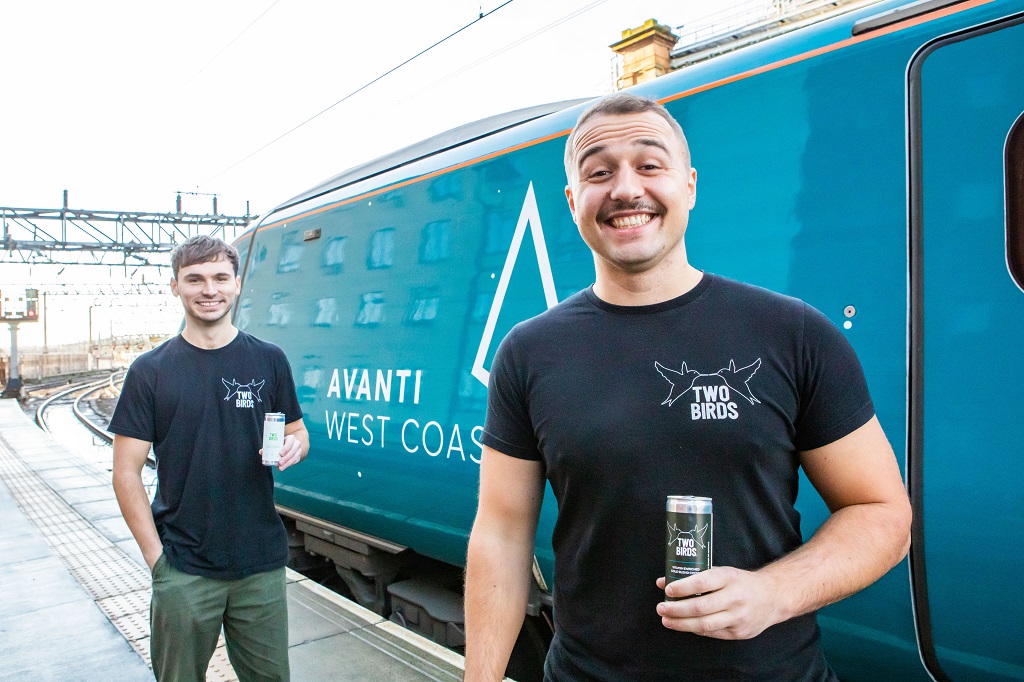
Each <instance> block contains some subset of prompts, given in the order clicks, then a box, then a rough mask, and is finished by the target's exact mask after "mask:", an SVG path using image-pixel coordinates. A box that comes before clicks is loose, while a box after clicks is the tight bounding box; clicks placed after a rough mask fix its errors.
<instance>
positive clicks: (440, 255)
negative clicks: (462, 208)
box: [420, 220, 452, 263]
mask: <svg viewBox="0 0 1024 682" xmlns="http://www.w3.org/2000/svg"><path fill="white" fill-rule="evenodd" d="M451 232H452V221H450V220H437V221H434V222H432V223H427V224H426V226H425V227H424V228H423V232H422V234H421V235H420V262H421V263H437V262H438V261H442V260H444V259H446V258H447V257H448V254H449V242H450V240H449V237H450V236H451Z"/></svg>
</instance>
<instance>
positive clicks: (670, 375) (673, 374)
mask: <svg viewBox="0 0 1024 682" xmlns="http://www.w3.org/2000/svg"><path fill="white" fill-rule="evenodd" d="M654 369H656V370H658V374H660V375H661V376H662V377H664V378H665V381H667V382H668V383H670V384H671V385H672V388H670V389H669V391H668V397H667V398H665V400H664V401H663V402H662V403H661V404H662V405H668V406H670V407H671V406H672V403H674V402H675V401H677V400H679V399H680V398H681V397H682V396H684V395H685V394H686V392H687V391H689V390H690V389H691V388H693V384H694V383H695V382H696V381H697V379H698V378H699V377H702V376H709V375H707V374H701V373H700V372H698V371H697V370H695V369H689V368H688V367H687V366H686V363H685V362H684V363H683V367H682V369H681V370H680V371H678V372H677V371H675V370H674V369H669V368H668V367H665V366H664V365H663V364H661V363H660V362H658V361H655V362H654Z"/></svg>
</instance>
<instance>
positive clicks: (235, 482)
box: [109, 235, 309, 682]
mask: <svg viewBox="0 0 1024 682" xmlns="http://www.w3.org/2000/svg"><path fill="white" fill-rule="evenodd" d="M171 269H172V271H173V273H174V276H173V278H172V279H171V292H172V293H173V294H174V295H175V296H177V297H178V298H179V299H181V303H182V306H183V307H184V309H185V328H184V330H183V331H182V332H181V334H179V335H178V336H176V337H174V338H172V339H170V340H169V341H167V342H166V343H164V344H163V345H161V346H159V347H157V348H155V349H153V350H152V351H150V352H148V353H146V354H144V355H142V356H140V357H139V358H138V359H137V360H136V361H135V362H134V363H132V366H131V368H130V369H129V371H128V375H127V376H126V377H125V381H124V387H123V389H122V393H121V397H120V399H119V400H118V403H117V408H116V410H115V411H114V416H113V418H112V419H111V422H110V426H109V429H110V431H111V432H113V433H114V434H115V436H114V475H113V479H114V491H115V493H116V494H117V500H118V503H119V504H120V507H121V512H122V513H123V514H124V518H125V521H126V522H127V524H128V527H129V528H130V529H131V531H132V535H134V536H135V540H136V542H138V543H139V548H140V549H141V550H142V555H143V557H144V559H145V561H146V564H147V565H148V566H149V568H150V570H151V571H152V573H153V600H152V605H151V608H150V624H151V630H152V636H151V643H150V650H151V652H152V659H153V672H154V673H155V675H156V678H157V679H158V680H161V682H164V681H178V680H183V681H184V680H187V681H192V680H195V681H201V680H205V679H206V670H207V667H208V665H209V662H210V657H211V656H212V655H213V652H214V649H215V648H216V646H217V638H218V637H219V635H220V633H221V628H222V627H223V630H224V638H225V640H226V642H227V650H228V657H229V658H230V660H231V664H232V667H233V668H234V670H235V672H236V673H237V674H238V677H239V679H240V680H243V681H245V680H262V681H267V680H287V679H288V678H289V666H288V609H287V597H286V593H285V573H284V566H285V563H286V562H287V559H288V542H287V535H286V532H285V528H284V525H283V524H282V522H281V518H280V517H279V516H278V514H277V511H276V510H275V508H274V479H273V475H272V473H271V471H270V469H269V468H268V467H266V466H264V465H263V463H262V458H261V457H260V454H261V450H260V448H261V445H262V432H263V418H264V415H265V414H266V413H267V412H283V413H284V414H285V439H284V443H283V446H282V448H281V459H280V463H279V464H278V469H280V470H284V469H286V468H288V467H289V466H292V465H293V464H297V463H298V462H300V461H302V459H304V458H305V456H306V453H307V452H308V450H309V435H308V434H307V432H306V428H305V426H304V424H303V421H302V410H301V409H300V408H299V403H298V399H297V397H296V395H295V383H294V381H293V380H292V374H291V368H290V367H289V365H288V360H287V358H286V357H285V355H284V353H283V352H282V351H281V349H280V348H278V347H277V346H275V345H273V344H270V343H267V342H265V341H260V340H259V339H257V338H255V337H253V336H250V335H249V334H246V333H245V332H243V331H240V330H238V329H236V328H235V327H234V325H232V324H231V306H232V304H233V303H234V301H235V298H236V297H237V296H238V293H239V291H240V287H241V282H240V279H239V277H238V252H237V251H236V250H235V248H234V247H233V246H231V245H229V244H226V243H225V242H223V241H221V240H219V239H215V238H213V237H208V236H205V235H204V236H197V237H193V238H191V239H189V240H187V241H186V242H184V243H183V244H181V245H180V246H179V247H178V248H177V249H175V251H174V253H173V254H172V255H171ZM151 445H152V447H153V451H154V453H155V455H156V466H157V480H158V484H157V490H156V495H155V498H154V500H153V503H152V505H150V504H149V501H148V498H147V495H146V490H145V488H144V487H143V484H142V477H141V472H142V467H143V466H144V465H145V463H146V457H147V456H148V454H149V450H150V446H151Z"/></svg>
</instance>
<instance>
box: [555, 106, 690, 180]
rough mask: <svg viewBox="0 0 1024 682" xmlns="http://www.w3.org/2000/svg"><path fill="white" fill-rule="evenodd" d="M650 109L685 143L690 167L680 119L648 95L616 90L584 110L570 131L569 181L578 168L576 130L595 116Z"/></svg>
mask: <svg viewBox="0 0 1024 682" xmlns="http://www.w3.org/2000/svg"><path fill="white" fill-rule="evenodd" d="M648 111H653V112H654V113H656V114H657V115H658V116H661V117H662V118H663V119H665V121H666V122H668V125H669V127H670V128H672V130H673V132H675V134H676V135H678V136H679V141H680V142H681V143H682V145H683V159H684V160H685V161H686V166H687V168H689V166H690V145H689V144H687V142H686V135H684V134H683V127H682V126H681V125H679V121H677V120H675V119H674V118H672V114H670V113H668V109H666V108H665V107H664V106H662V105H661V104H659V103H658V102H656V101H654V100H653V99H650V98H648V97H640V96H638V95H631V94H630V93H628V92H616V93H614V94H612V95H608V96H607V97H602V98H601V99H599V100H597V101H596V102H594V103H593V104H591V105H590V106H589V107H587V108H586V109H585V110H584V112H583V113H582V114H580V117H579V119H577V121H576V125H574V126H573V128H572V132H571V133H569V139H568V140H566V141H565V177H566V178H567V179H568V180H569V182H570V183H572V179H573V177H575V175H576V169H575V168H574V167H573V161H574V157H575V154H574V153H573V145H574V144H575V142H576V132H577V131H578V130H579V129H580V126H581V125H583V124H584V123H586V122H587V121H588V120H590V119H591V118H593V117H594V116H601V115H605V116H624V115H628V114H642V113H645V112H648Z"/></svg>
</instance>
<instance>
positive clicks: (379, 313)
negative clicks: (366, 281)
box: [356, 291, 384, 327]
mask: <svg viewBox="0 0 1024 682" xmlns="http://www.w3.org/2000/svg"><path fill="white" fill-rule="evenodd" d="M383 321H384V292H383V291H371V292H370V293H368V294H363V295H362V296H361V297H360V298H359V313H358V314H356V324H357V325H358V326H360V327H371V326H374V325H378V324H380V323H381V322H383Z"/></svg>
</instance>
